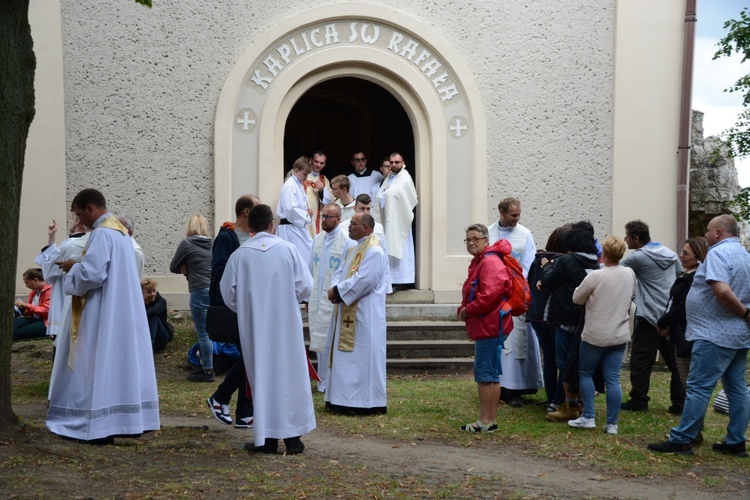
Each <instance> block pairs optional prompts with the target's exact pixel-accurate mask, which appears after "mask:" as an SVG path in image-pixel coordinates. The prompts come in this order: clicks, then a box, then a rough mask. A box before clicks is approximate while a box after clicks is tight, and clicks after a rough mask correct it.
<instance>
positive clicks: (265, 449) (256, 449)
mask: <svg viewBox="0 0 750 500" xmlns="http://www.w3.org/2000/svg"><path fill="white" fill-rule="evenodd" d="M244 448H245V450H247V451H249V452H251V453H265V454H266V455H276V454H277V453H278V452H279V440H278V439H272V438H266V440H265V444H263V445H262V446H255V443H246V444H245V446H244Z"/></svg>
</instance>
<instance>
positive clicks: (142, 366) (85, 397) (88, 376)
mask: <svg viewBox="0 0 750 500" xmlns="http://www.w3.org/2000/svg"><path fill="white" fill-rule="evenodd" d="M109 215H110V214H106V215H103V216H102V217H100V218H99V219H97V221H96V222H95V223H94V228H95V229H94V231H93V232H92V233H91V236H89V241H88V244H87V245H86V254H85V255H84V256H83V257H82V258H81V261H80V262H79V263H77V264H74V265H73V267H71V268H70V271H69V272H68V273H67V274H66V276H65V281H64V283H65V285H64V287H65V293H66V294H69V295H76V296H78V297H85V299H86V302H85V304H84V306H83V312H82V314H81V322H80V327H79V329H78V333H77V336H76V340H75V341H73V340H72V339H71V340H70V341H68V342H59V343H58V346H57V350H58V352H57V361H58V362H56V363H55V364H54V366H53V375H52V376H53V378H54V379H55V383H54V385H53V386H52V387H51V391H50V402H49V412H48V415H47V428H48V429H49V430H50V431H52V432H54V433H55V434H59V435H61V436H67V437H71V438H76V439H84V440H87V441H88V440H92V439H101V438H106V437H109V436H115V435H121V434H141V433H143V432H145V431H155V430H158V429H159V427H160V426H159V396H158V394H157V390H156V374H155V371H154V357H153V353H152V351H151V335H150V334H149V329H148V322H147V319H146V309H145V308H144V306H143V295H142V293H141V284H140V280H139V279H138V272H137V269H136V264H135V254H134V252H133V245H132V243H131V242H130V238H128V235H127V233H126V234H124V235H123V234H122V233H121V232H119V231H118V230H116V229H110V228H107V227H100V225H101V223H102V221H104V220H105V218H107V217H108V216H109ZM71 349H73V351H74V352H73V356H72V358H69V356H68V354H69V352H70V350H71ZM70 361H72V362H73V367H72V369H71V367H70Z"/></svg>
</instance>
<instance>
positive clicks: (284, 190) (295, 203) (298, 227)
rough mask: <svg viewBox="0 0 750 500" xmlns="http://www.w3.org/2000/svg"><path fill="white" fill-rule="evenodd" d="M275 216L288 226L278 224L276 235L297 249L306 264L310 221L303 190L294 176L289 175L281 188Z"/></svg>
mask: <svg viewBox="0 0 750 500" xmlns="http://www.w3.org/2000/svg"><path fill="white" fill-rule="evenodd" d="M276 215H278V216H279V218H280V219H286V220H287V221H288V222H289V223H288V224H282V223H281V222H279V227H278V228H276V234H277V235H278V237H279V238H281V239H282V240H285V241H288V242H289V243H292V244H293V245H294V246H295V247H297V250H298V251H299V253H300V255H301V256H302V258H303V259H305V262H307V260H308V259H309V258H310V252H311V250H312V237H311V236H310V233H308V231H307V228H308V227H309V226H310V224H311V222H312V220H311V219H310V216H309V215H308V214H307V195H306V194H305V188H304V186H303V185H302V183H301V182H300V181H298V180H297V178H296V177H294V175H290V176H289V178H288V179H287V180H286V181H285V182H284V185H283V186H282V187H281V196H280V197H279V203H278V204H277V205H276Z"/></svg>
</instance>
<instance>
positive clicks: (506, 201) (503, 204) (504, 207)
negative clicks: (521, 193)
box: [497, 196, 521, 212]
mask: <svg viewBox="0 0 750 500" xmlns="http://www.w3.org/2000/svg"><path fill="white" fill-rule="evenodd" d="M510 207H518V208H521V202H520V201H518V198H513V197H512V196H508V197H507V198H503V199H502V200H500V203H498V204H497V209H498V210H500V211H503V212H508V210H510Z"/></svg>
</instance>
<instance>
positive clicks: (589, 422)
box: [568, 417, 596, 429]
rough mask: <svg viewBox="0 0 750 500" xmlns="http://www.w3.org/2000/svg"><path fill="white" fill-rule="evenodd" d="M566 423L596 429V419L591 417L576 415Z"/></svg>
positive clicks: (581, 427) (580, 427)
mask: <svg viewBox="0 0 750 500" xmlns="http://www.w3.org/2000/svg"><path fill="white" fill-rule="evenodd" d="M568 425H569V426H571V427H577V428H579V429H596V421H595V419H593V418H586V417H578V418H577V419H575V420H568Z"/></svg>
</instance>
